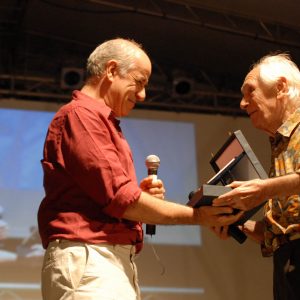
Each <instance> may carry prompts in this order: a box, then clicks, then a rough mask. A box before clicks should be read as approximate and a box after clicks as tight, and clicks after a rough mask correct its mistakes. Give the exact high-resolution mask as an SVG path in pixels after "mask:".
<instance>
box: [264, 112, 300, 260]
mask: <svg viewBox="0 0 300 300" xmlns="http://www.w3.org/2000/svg"><path fill="white" fill-rule="evenodd" d="M299 124H300V109H298V110H296V111H295V112H294V113H293V114H292V115H291V116H290V117H289V118H288V120H287V121H286V122H285V123H284V124H283V125H282V126H281V127H280V128H279V129H278V130H277V133H276V135H275V137H274V138H270V142H271V149H272V164H271V169H270V173H269V176H270V177H277V176H282V175H286V174H289V173H295V172H296V173H300V126H299ZM299 213H300V195H292V196H289V197H276V198H274V199H270V200H269V201H268V202H267V203H266V205H265V213H264V216H265V218H264V222H265V225H266V230H265V243H264V245H262V254H263V255H264V256H270V255H272V253H273V252H274V251H275V250H276V249H277V248H278V247H279V246H280V245H282V244H284V243H285V242H287V241H288V240H293V239H296V238H299V237H300V214H299Z"/></svg>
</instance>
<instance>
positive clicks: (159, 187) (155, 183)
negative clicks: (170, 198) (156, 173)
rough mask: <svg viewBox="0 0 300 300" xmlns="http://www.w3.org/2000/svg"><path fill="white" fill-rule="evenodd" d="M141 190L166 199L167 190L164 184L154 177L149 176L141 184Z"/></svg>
mask: <svg viewBox="0 0 300 300" xmlns="http://www.w3.org/2000/svg"><path fill="white" fill-rule="evenodd" d="M140 188H141V189H142V191H143V192H146V193H148V194H150V195H152V196H154V197H156V198H159V199H164V198H165V192H166V190H165V188H164V184H163V182H162V181H161V180H160V179H156V180H153V175H149V176H148V177H146V178H144V179H143V180H142V181H141V183H140Z"/></svg>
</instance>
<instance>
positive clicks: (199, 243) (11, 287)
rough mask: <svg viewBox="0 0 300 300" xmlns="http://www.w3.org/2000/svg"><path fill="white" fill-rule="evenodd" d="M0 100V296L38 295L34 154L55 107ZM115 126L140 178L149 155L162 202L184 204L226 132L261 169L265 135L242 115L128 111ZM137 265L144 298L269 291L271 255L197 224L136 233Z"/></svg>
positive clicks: (210, 298) (213, 297)
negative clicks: (246, 147)
mask: <svg viewBox="0 0 300 300" xmlns="http://www.w3.org/2000/svg"><path fill="white" fill-rule="evenodd" d="M0 106H1V108H0V141H1V143H0V157H1V168H0V239H1V241H0V299H5V300H9V299H30V300H34V299H41V296H40V268H41V260H42V256H43V253H44V250H43V249H42V247H41V244H40V240H39V236H38V233H37V223H36V213H37V209H38V206H39V203H40V201H41V199H42V198H43V195H44V191H43V187H42V170H41V165H40V159H41V158H42V148H43V142H44V139H45V134H46V132H47V127H48V124H49V122H50V121H51V119H52V117H53V115H54V112H55V111H56V110H57V109H58V108H59V105H54V104H51V105H50V104H48V103H34V102H28V101H26V102H18V101H13V100H8V101H4V100H3V101H1V102H0ZM121 127H122V129H123V132H124V134H125V136H126V138H127V140H128V142H129V144H130V146H131V148H132V151H133V157H134V162H135V166H136V171H137V177H138V180H141V179H142V178H143V177H145V176H146V175H147V170H146V166H145V158H146V156H147V155H149V154H156V155H158V156H159V157H160V160H161V165H160V168H159V170H158V173H159V177H160V178H162V179H163V181H164V184H165V187H166V190H167V194H166V198H167V199H170V200H171V201H174V202H178V203H182V204H186V203H187V201H188V194H189V192H190V191H192V190H194V189H196V188H197V187H198V186H200V185H201V184H203V183H205V182H206V181H207V180H208V179H209V178H210V177H211V176H213V174H214V172H213V170H212V168H211V166H210V165H209V160H210V158H211V153H212V152H216V151H217V150H218V149H219V147H220V146H221V145H222V144H223V143H224V142H225V140H226V139H227V137H228V132H230V131H234V130H237V129H241V130H242V131H243V132H244V134H245V136H246V138H247V139H248V141H249V143H250V144H251V146H252V148H253V150H254V151H255V153H256V154H257V156H258V157H259V159H260V160H261V162H262V164H263V165H264V166H265V168H266V169H267V168H268V161H269V148H268V144H267V139H266V137H264V136H263V135H261V134H260V133H259V132H258V131H256V130H254V129H252V127H251V124H250V122H249V120H247V119H245V118H233V117H225V116H215V115H201V114H197V115H196V114H176V113H164V112H157V111H141V110H135V111H134V112H132V114H131V116H130V118H124V119H122V120H121ZM257 217H258V216H257ZM137 265H138V268H139V277H140V285H141V287H142V293H143V299H144V300H146V299H158V300H160V299H164V300H175V299H178V300H179V299H180V300H182V299H186V300H189V299H191V300H193V299H207V300H217V299H230V300H234V299H244V300H248V299H249V300H250V299H253V298H254V297H258V298H259V299H260V298H263V297H264V298H266V299H268V298H270V297H271V276H272V275H271V271H272V270H271V261H270V259H263V258H262V257H261V255H260V251H259V246H257V245H255V244H252V243H251V242H249V241H247V242H246V243H245V244H244V245H239V244H238V243H237V242H235V241H234V240H231V239H230V240H228V241H225V242H224V241H220V240H219V239H218V238H217V237H215V236H214V235H213V234H212V233H211V232H210V231H209V230H208V229H205V228H201V227H200V226H157V234H156V235H155V236H153V237H152V238H150V237H149V236H145V247H144V250H143V251H142V253H141V254H140V255H139V257H138V259H137ZM258 274H259V275H258ZM258 277H259V278H258ZM262 288H263V291H262ZM257 291H260V294H257V293H258V292H257Z"/></svg>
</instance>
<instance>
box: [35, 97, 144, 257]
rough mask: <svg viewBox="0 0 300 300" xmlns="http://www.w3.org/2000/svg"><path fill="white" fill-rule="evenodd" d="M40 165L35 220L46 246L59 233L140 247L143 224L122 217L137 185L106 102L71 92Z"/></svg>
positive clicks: (138, 191)
mask: <svg viewBox="0 0 300 300" xmlns="http://www.w3.org/2000/svg"><path fill="white" fill-rule="evenodd" d="M42 167H43V171H44V188H45V198H44V199H43V201H42V202H41V205H40V207H39V212H38V224H39V231H40V235H41V238H42V243H43V246H44V247H45V248H46V247H47V246H48V243H49V241H51V240H54V239H58V238H61V239H68V240H76V241H82V242H87V243H94V244H98V243H109V244H133V245H136V247H137V251H139V250H140V249H141V247H142V240H143V232H142V225H141V223H138V222H133V221H129V220H125V219H122V215H123V213H124V211H125V210H126V208H127V206H128V205H130V204H131V203H133V202H134V201H137V199H138V198H139V196H140V194H141V189H140V188H139V186H138V184H137V180H136V174H135V169H134V165H133V159H132V154H131V150H130V148H129V145H128V144H127V142H126V140H125V138H124V136H123V134H122V132H121V129H120V127H119V121H118V120H116V119H115V117H114V116H113V113H112V111H111V110H110V108H109V107H107V106H106V105H105V104H104V102H100V101H97V100H95V99H92V98H90V97H88V96H87V95H85V94H83V93H81V92H80V91H75V92H74V93H73V99H72V101H71V102H70V103H68V104H66V105H64V106H63V107H62V108H61V109H60V110H59V111H58V112H57V113H56V115H55V116H54V118H53V120H52V122H51V124H50V126H49V128H48V133H47V136H46V140H45V145H44V157H43V160H42Z"/></svg>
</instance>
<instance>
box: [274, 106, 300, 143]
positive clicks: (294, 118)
mask: <svg viewBox="0 0 300 300" xmlns="http://www.w3.org/2000/svg"><path fill="white" fill-rule="evenodd" d="M299 123H300V108H298V109H296V110H295V112H294V113H292V114H291V115H290V116H289V117H288V119H287V120H286V121H285V122H284V123H283V124H282V125H281V126H280V127H279V128H278V129H277V132H276V134H277V133H279V134H280V135H282V136H284V137H287V138H288V137H290V135H291V134H292V132H293V131H294V129H295V128H296V127H297V126H298V124H299Z"/></svg>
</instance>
